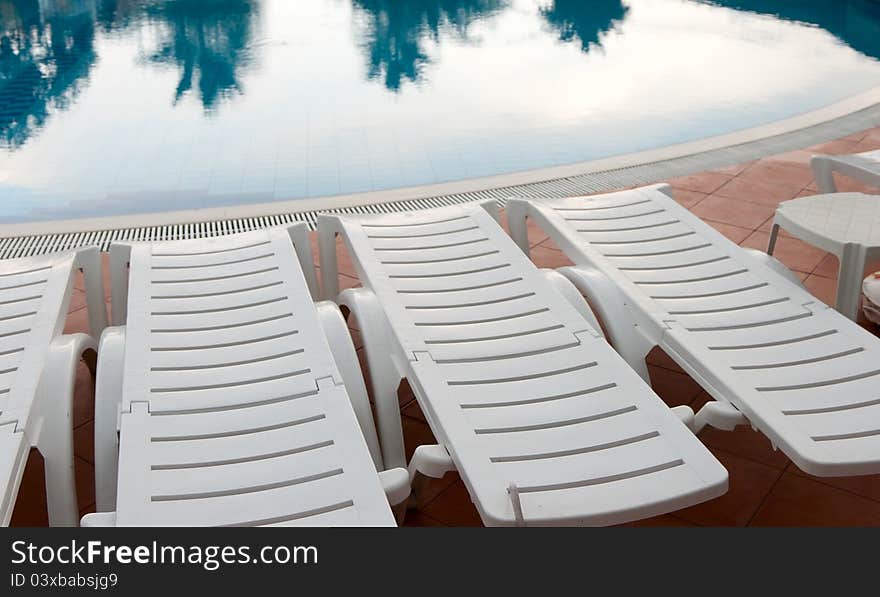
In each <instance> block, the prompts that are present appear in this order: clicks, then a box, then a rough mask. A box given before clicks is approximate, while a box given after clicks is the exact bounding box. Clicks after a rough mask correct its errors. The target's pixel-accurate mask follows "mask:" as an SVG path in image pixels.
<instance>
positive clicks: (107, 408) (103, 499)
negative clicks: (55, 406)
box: [95, 327, 125, 512]
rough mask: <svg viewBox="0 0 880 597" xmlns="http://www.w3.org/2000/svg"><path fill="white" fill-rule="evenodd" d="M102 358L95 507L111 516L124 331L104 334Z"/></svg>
mask: <svg viewBox="0 0 880 597" xmlns="http://www.w3.org/2000/svg"><path fill="white" fill-rule="evenodd" d="M98 355H99V357H98V369H99V370H100V372H101V375H100V376H99V377H98V381H97V383H96V386H95V503H96V509H97V510H98V512H109V511H111V510H115V509H116V475H117V465H118V461H119V436H118V434H117V425H118V421H119V404H120V400H121V398H122V361H123V357H124V356H125V328H124V327H110V328H107V329H106V330H105V331H104V334H103V335H102V336H101V347H100V350H99V351H98Z"/></svg>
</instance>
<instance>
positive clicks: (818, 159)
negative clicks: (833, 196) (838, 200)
mask: <svg viewBox="0 0 880 597" xmlns="http://www.w3.org/2000/svg"><path fill="white" fill-rule="evenodd" d="M810 166H812V168H813V174H814V175H815V177H816V185H817V186H818V187H819V192H820V193H836V192H837V185H836V184H835V183H834V165H833V164H832V163H831V161H830V160H828V158H826V157H825V156H821V155H816V156H813V159H811V160H810Z"/></svg>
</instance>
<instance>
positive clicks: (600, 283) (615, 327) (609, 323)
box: [558, 267, 656, 384]
mask: <svg viewBox="0 0 880 597" xmlns="http://www.w3.org/2000/svg"><path fill="white" fill-rule="evenodd" d="M558 271H559V273H560V274H562V275H563V276H565V277H566V278H568V279H569V280H570V281H571V283H572V284H574V285H575V287H576V288H577V289H578V291H580V293H581V294H582V295H583V296H585V297H586V299H587V302H588V303H589V305H590V308H591V309H593V311H595V312H597V313H598V316H599V318H600V319H601V322H602V324H603V326H604V330H605V332H606V333H607V334H608V336H609V338H608V340H609V342H610V343H611V345H612V346H613V347H614V349H615V350H616V351H617V352H618V353H619V354H620V356H622V357H623V359H624V360H625V361H626V362H627V364H629V366H630V367H632V368H633V369H635V371H636V372H637V373H638V374H639V375H640V376H641V377H642V379H644V380H645V381H646V382H647V383H649V384H650V383H651V377H650V375H649V374H648V365H647V364H646V363H645V357H647V356H648V353H649V352H651V349H652V348H654V346H656V342H652V341H650V340H649V339H648V338H647V337H645V336H644V335H643V334H642V333H640V332H639V331H638V330H637V329H636V326H635V324H634V323H633V321H632V315H631V314H630V313H629V312H628V311H627V309H626V304H625V301H624V299H623V297H622V296H621V294H620V291H619V290H617V288H616V287H615V286H614V285H613V283H612V282H611V281H610V280H608V279H607V278H606V277H605V275H604V274H602V273H601V272H599V271H598V270H592V269H587V268H584V267H563V268H560V269H559V270H558Z"/></svg>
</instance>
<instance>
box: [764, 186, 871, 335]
mask: <svg viewBox="0 0 880 597" xmlns="http://www.w3.org/2000/svg"><path fill="white" fill-rule="evenodd" d="M780 227H782V228H784V229H785V230H786V231H787V232H789V233H790V234H792V235H793V236H795V237H797V238H799V239H801V240H803V241H805V242H808V243H810V244H811V245H815V246H817V247H819V248H822V249H825V250H826V251H828V252H829V253H833V254H834V255H836V256H837V258H838V259H839V260H840V274H839V277H838V280H837V298H836V303H837V304H836V305H835V308H836V309H837V310H838V311H840V312H841V313H842V314H843V315H845V316H847V317H849V318H850V319H853V320H855V319H856V317H857V315H858V311H859V303H860V299H861V285H862V277H863V274H864V271H865V266H866V264H867V263H868V262H869V261H871V260H873V259H878V258H880V196H877V195H865V194H862V193H829V194H825V195H814V196H811V197H801V198H799V199H792V200H791V201H784V202H782V203H780V204H779V208H778V209H777V210H776V216H775V217H774V219H773V229H772V231H771V232H770V243H769V245H768V247H767V253H769V254H771V255H772V254H773V249H774V248H775V246H776V238H777V235H778V234H779V228H780Z"/></svg>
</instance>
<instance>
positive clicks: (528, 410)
mask: <svg viewBox="0 0 880 597" xmlns="http://www.w3.org/2000/svg"><path fill="white" fill-rule="evenodd" d="M493 207H494V203H493V204H492V205H489V204H485V205H483V206H480V205H474V204H471V205H467V206H456V207H448V208H441V209H436V210H425V211H418V212H413V213H402V214H394V215H381V216H345V217H331V216H321V217H319V222H318V231H319V241H320V243H321V245H320V247H321V272H322V276H323V281H324V290H325V293H328V294H331V295H332V294H334V293H335V292H336V290H337V288H338V286H337V277H336V275H337V274H336V272H337V262H336V251H335V248H336V245H335V237H336V235H337V234H339V235H341V236H342V237H343V238H344V241H345V243H346V246H347V248H348V251H349V253H350V254H351V256H352V259H353V261H354V264H355V267H356V268H357V272H358V274H359V276H360V279H361V281H362V282H363V284H364V288H359V289H350V290H347V291H345V292H343V293H342V294H341V295H340V298H339V300H340V302H341V303H343V304H345V305H346V306H347V307H348V308H349V309H350V310H351V312H352V313H353V314H354V315H355V317H357V320H358V326H359V329H360V331H361V333H362V335H363V337H364V342H365V346H366V350H367V357H368V364H369V368H370V375H371V379H372V383H373V387H374V399H375V400H376V409H377V419H378V424H379V429H380V439H381V441H382V442H383V454H390V455H393V457H394V462H395V463H396V464H397V463H402V462H403V458H404V457H403V440H402V436H401V434H400V413H399V410H398V403H397V393H396V390H397V387H398V385H399V383H400V381H401V379H402V378H406V379H407V380H408V381H409V384H410V385H411V387H412V389H413V391H414V393H415V395H416V397H417V399H418V402H419V405H420V406H421V408H422V411H423V412H424V414H425V416H426V417H427V419H428V422H429V424H430V427H431V429H432V431H433V432H434V435H435V437H436V438H437V440H438V441H439V442H440V444H438V445H436V446H427V445H426V446H420V447H419V448H418V449H417V450H416V452H415V455H414V456H413V459H412V461H411V463H410V471H411V476H414V475H415V473H416V472H420V473H424V474H426V475H428V476H434V477H439V476H442V475H443V473H444V472H446V471H449V470H453V469H454V470H457V471H458V472H459V473H460V474H461V477H462V479H463V480H464V483H465V485H466V486H467V488H468V490H469V492H470V495H471V499H472V500H473V502H474V504H475V505H476V507H477V509H478V511H479V513H480V516H481V517H482V520H483V522H484V523H485V524H486V525H522V524H538V525H551V524H558V525H566V524H585V525H604V524H615V523H622V522H626V521H630V520H634V519H639V518H644V517H648V516H652V515H656V514H660V513H664V512H669V511H672V510H677V509H679V508H684V507H686V506H689V505H692V504H695V503H698V502H702V501H704V500H708V499H711V498H714V497H717V496H719V495H721V494H723V493H724V492H725V491H726V489H727V471H726V470H725V469H724V468H723V467H722V466H721V465H720V464H719V463H718V461H717V460H716V459H715V458H714V457H713V456H712V454H711V453H710V452H709V451H708V450H707V449H706V448H705V447H704V446H703V445H702V444H701V443H700V442H699V441H698V440H697V439H696V438H695V437H694V435H693V434H692V433H691V431H690V430H689V429H688V428H687V427H686V426H685V425H684V424H682V421H681V420H680V419H679V418H678V417H677V416H676V413H673V412H672V411H671V410H670V409H669V408H668V407H667V406H666V405H665V404H664V403H663V402H662V401H661V400H660V399H659V398H658V397H657V396H656V395H655V394H654V393H653V392H652V391H651V389H650V388H649V387H648V386H647V385H646V384H645V383H644V382H643V381H642V380H641V379H640V378H639V376H638V375H636V374H635V373H634V372H633V371H632V370H631V369H630V368H629V367H628V366H627V365H626V363H625V362H624V361H623V360H622V359H621V358H620V357H619V355H617V354H616V353H615V352H614V350H613V349H612V348H611V346H609V345H608V344H607V343H606V342H605V340H604V339H603V338H602V337H601V336H600V335H599V333H598V332H597V331H596V329H597V328H595V327H593V326H591V325H590V324H589V323H588V322H587V320H586V319H585V317H584V316H583V315H582V313H581V312H579V311H578V310H577V309H576V308H575V307H574V306H573V305H572V304H571V303H570V302H569V301H573V302H574V303H575V304H581V305H583V306H584V307H586V305H585V303H583V299H582V298H581V297H580V295H579V294H578V293H577V291H576V290H575V289H574V288H573V287H572V286H571V285H570V284H569V283H568V282H566V281H565V280H564V279H563V278H562V277H561V276H559V275H558V274H555V273H554V272H547V273H543V272H541V271H540V270H538V269H537V268H535V267H534V266H533V265H532V264H531V263H530V262H529V261H528V259H527V258H526V257H525V256H524V255H523V254H522V253H521V252H520V251H519V250H518V249H517V247H516V245H515V244H514V243H513V242H512V241H511V239H510V237H508V236H507V234H505V232H504V230H503V229H502V228H501V227H500V226H499V225H498V223H497V222H496V220H495V219H494V218H493V216H492V215H490V213H489V212H487V211H486V210H487V209H491V208H493ZM563 293H565V294H566V295H567V296H564V294H563ZM677 413H678V414H680V415H681V416H682V418H683V419H685V420H690V419H692V417H693V413H692V412H691V411H690V409H688V408H687V407H685V408H684V409H678V411H677Z"/></svg>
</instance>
